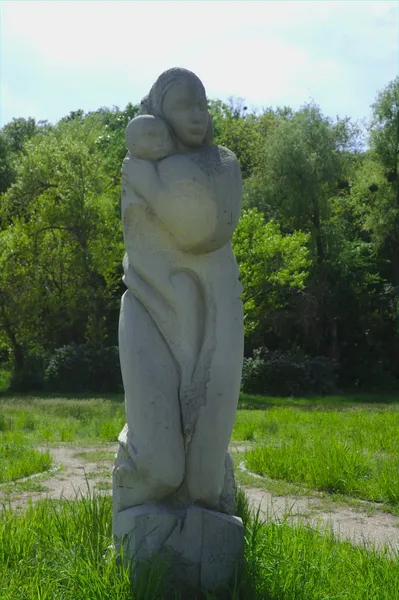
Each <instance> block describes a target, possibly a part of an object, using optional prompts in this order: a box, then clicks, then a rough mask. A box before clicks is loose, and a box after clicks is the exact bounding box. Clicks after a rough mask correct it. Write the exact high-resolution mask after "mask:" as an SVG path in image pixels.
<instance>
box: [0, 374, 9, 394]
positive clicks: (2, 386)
mask: <svg viewBox="0 0 399 600" xmlns="http://www.w3.org/2000/svg"><path fill="white" fill-rule="evenodd" d="M10 381H11V371H7V370H5V369H0V393H3V392H5V391H6V390H7V389H8V387H9V385H10Z"/></svg>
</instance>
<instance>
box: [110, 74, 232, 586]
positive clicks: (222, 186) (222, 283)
mask: <svg viewBox="0 0 399 600" xmlns="http://www.w3.org/2000/svg"><path fill="white" fill-rule="evenodd" d="M141 113H142V114H141V115H140V116H138V117H136V118H135V119H133V120H132V121H131V122H130V123H129V125H128V127H127V130H126V144H127V147H128V150H129V153H128V155H127V157H126V158H125V160H124V161H123V167H122V219H123V234H124V241H125V246H126V255H125V258H124V262H123V267H124V277H123V280H124V283H125V285H126V287H127V288H128V289H127V291H126V292H125V294H124V295H123V298H122V303H121V313H120V324H119V352H120V361H121V369H122V377H123V384H124V389H125V407H126V421H127V423H126V425H125V427H124V429H123V430H122V432H121V434H120V436H119V450H118V453H117V455H116V459H115V466H114V471H113V503H114V510H113V529H114V538H115V542H116V546H117V547H118V546H119V545H120V543H121V540H126V539H127V537H128V536H130V541H129V542H128V543H127V542H126V543H127V545H126V544H125V550H126V548H127V549H128V550H127V553H128V554H129V553H130V555H133V554H134V555H135V556H138V558H149V557H150V556H151V555H152V554H154V552H160V553H162V551H165V549H167V550H168V552H167V554H168V556H171V555H173V556H174V559H173V560H174V561H175V563H176V561H177V558H176V557H180V558H181V564H180V566H179V568H178V569H177V570H176V578H177V579H181V581H182V582H183V583H187V584H190V585H202V586H205V587H208V588H209V587H212V586H214V585H217V584H219V583H223V582H224V581H225V580H227V579H228V578H229V577H231V575H232V569H233V566H234V563H235V562H236V560H237V558H238V557H239V555H240V553H241V552H242V524H241V521H240V519H238V518H237V517H233V516H229V515H233V514H234V510H235V485H234V473H233V466H232V460H231V457H230V455H229V453H228V445H229V441H230V436H231V431H232V428H233V423H234V418H235V413H236V408H237V401H238V395H239V390H240V381H241V370H242V358H243V314H242V304H241V301H240V294H241V291H242V288H241V284H240V283H239V280H238V268H237V264H236V261H235V258H234V254H233V251H232V246H231V237H232V234H233V232H234V230H235V228H236V226H237V222H238V219H239V215H240V208H241V196H242V181H241V172H240V167H239V165H238V161H237V159H236V157H235V155H234V154H233V153H232V152H231V151H230V150H228V149H226V148H223V147H220V146H215V145H212V137H213V129H212V122H211V118H210V115H209V112H208V105H207V99H206V94H205V89H204V87H203V85H202V83H201V81H200V80H199V79H198V77H197V76H196V75H194V73H192V72H190V71H187V70H185V69H180V68H174V69H170V70H168V71H166V72H164V73H162V75H160V76H159V77H158V79H157V80H156V82H155V83H154V85H153V86H152V88H151V90H150V92H149V94H148V96H146V97H145V98H144V99H143V101H142V105H141ZM205 531H208V534H209V535H208V538H209V539H205V538H206V536H205V533H204V532H205ZM214 535H216V537H217V539H218V540H219V541H216V542H215V543H214V542H212V537H213V536H214ZM187 536H188V537H187ZM193 536H194V537H195V536H197V537H198V540H197V542H196V543H194V542H193V539H194V538H193ZM204 536H205V537H204ZM221 540H223V548H220V547H219V546H220V544H222V541H221ZM215 544H216V546H215ZM218 544H219V546H218ZM139 546H140V548H139ZM194 546H195V551H194V549H193V547H194ZM193 552H194V554H193ZM206 557H208V558H206ZM209 557H211V558H209ZM206 565H208V566H206Z"/></svg>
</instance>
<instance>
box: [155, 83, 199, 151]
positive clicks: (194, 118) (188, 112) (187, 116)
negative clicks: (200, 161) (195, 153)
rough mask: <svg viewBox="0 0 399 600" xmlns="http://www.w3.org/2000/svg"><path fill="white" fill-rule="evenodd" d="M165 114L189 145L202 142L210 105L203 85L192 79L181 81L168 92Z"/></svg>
mask: <svg viewBox="0 0 399 600" xmlns="http://www.w3.org/2000/svg"><path fill="white" fill-rule="evenodd" d="M162 109H163V114H164V116H165V119H166V120H167V122H168V123H169V125H170V127H171V128H172V130H173V131H174V133H175V135H176V136H177V137H178V139H179V140H180V141H181V142H182V143H183V144H184V145H185V146H189V147H197V146H200V145H201V144H202V142H203V141H204V139H205V135H206V132H207V128H208V123H209V113H208V105H207V101H206V96H205V93H204V90H203V89H202V87H201V86H200V85H198V84H195V83H194V82H191V81H184V80H183V81H181V82H179V83H177V84H176V85H174V86H173V87H172V88H171V89H170V90H169V91H168V92H167V93H166V96H165V98H164V101H163V105H162Z"/></svg>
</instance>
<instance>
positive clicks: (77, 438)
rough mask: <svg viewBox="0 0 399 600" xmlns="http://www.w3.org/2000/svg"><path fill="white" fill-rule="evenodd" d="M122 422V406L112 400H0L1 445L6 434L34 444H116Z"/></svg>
mask: <svg viewBox="0 0 399 600" xmlns="http://www.w3.org/2000/svg"><path fill="white" fill-rule="evenodd" d="M124 422H125V413H124V405H123V403H121V402H120V401H118V400H114V399H104V398H85V399H76V398H74V399H66V398H65V397H64V398H37V397H24V396H21V397H3V398H1V399H0V443H1V438H2V437H4V436H7V435H8V437H9V439H12V438H15V437H18V435H21V436H23V438H24V440H25V441H26V442H30V443H35V444H43V443H46V444H58V443H63V442H69V443H79V444H83V443H95V442H116V440H117V438H118V435H119V433H120V431H121V429H122V427H123V425H124Z"/></svg>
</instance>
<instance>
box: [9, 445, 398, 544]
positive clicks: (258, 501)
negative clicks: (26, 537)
mask: <svg viewBox="0 0 399 600" xmlns="http://www.w3.org/2000/svg"><path fill="white" fill-rule="evenodd" d="M235 449H236V450H237V449H238V448H237V446H236V447H235ZM115 451H116V445H115V444H111V445H106V446H104V445H102V446H88V447H67V446H62V447H56V448H51V449H50V452H51V454H52V455H53V457H54V462H55V465H56V469H55V470H53V471H52V472H51V473H49V474H48V477H45V476H44V475H41V476H40V477H37V478H36V479H37V481H38V483H39V485H40V486H43V488H44V490H45V491H41V492H38V491H18V487H16V489H15V493H14V492H12V493H7V494H5V493H4V491H3V490H2V487H1V486H0V502H1V500H2V499H3V500H4V499H7V500H9V501H10V502H11V504H12V505H13V506H21V507H22V506H24V505H26V503H27V502H28V499H31V500H33V501H35V500H39V499H41V498H54V499H59V498H61V497H62V498H67V499H73V498H76V496H77V494H78V495H80V494H87V492H88V486H89V488H90V489H91V490H99V489H100V490H102V491H103V492H105V493H110V488H111V469H112V457H111V454H112V453H114V452H115ZM104 452H105V453H108V455H105V454H104ZM96 453H98V454H97V456H98V457H99V458H100V459H101V460H96ZM85 454H86V456H85ZM34 480H35V478H34V477H33V478H29V481H30V482H32V481H34ZM18 485H19V486H20V485H21V481H20V482H18V483H17V486H18ZM246 492H247V494H248V497H249V500H250V503H251V505H252V506H253V507H254V508H255V509H257V508H258V507H259V508H260V511H261V513H262V514H263V515H265V516H266V515H267V516H268V517H269V518H273V519H281V518H283V517H284V515H285V516H286V518H288V519H289V520H290V521H291V522H295V521H298V520H301V521H302V522H303V521H304V522H306V523H308V524H309V525H310V526H312V527H316V526H319V525H320V526H322V527H323V526H331V528H332V530H333V531H334V533H335V534H336V535H337V536H339V537H341V538H347V539H350V540H352V541H353V542H355V543H357V544H362V543H371V544H373V545H375V546H376V547H382V546H384V545H389V546H390V547H391V548H392V549H393V551H395V552H398V551H399V520H398V517H395V516H393V515H391V514H388V513H385V512H382V511H378V510H375V511H373V512H374V514H372V515H369V514H367V513H366V512H360V511H357V510H354V509H352V508H350V507H342V506H340V505H336V506H335V505H333V506H332V508H331V509H330V508H329V510H328V511H327V510H326V509H325V506H323V503H322V502H321V501H320V499H319V498H314V497H306V496H300V497H294V496H272V494H270V493H269V492H267V491H265V490H263V489H260V488H246ZM367 504H368V505H369V503H367ZM330 505H331V503H330ZM287 515H289V516H288V517H287Z"/></svg>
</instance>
